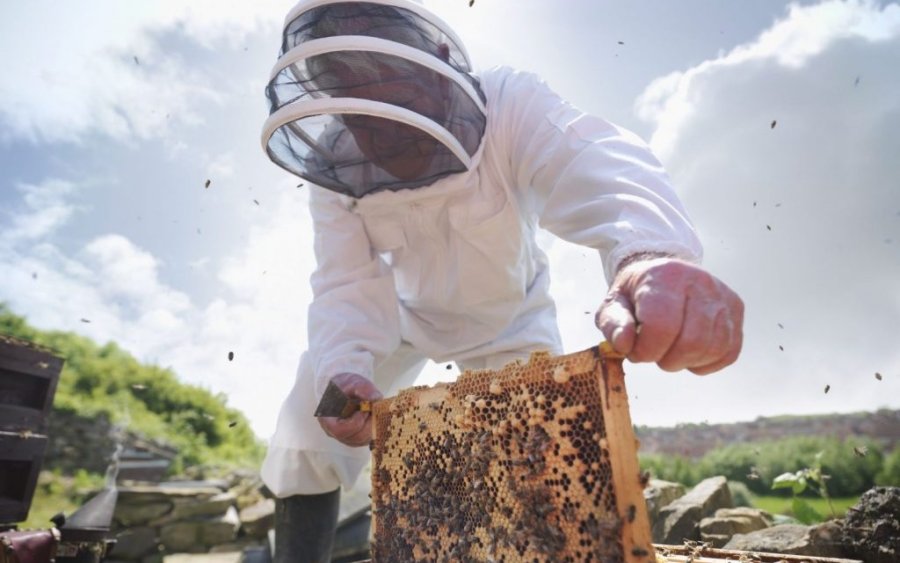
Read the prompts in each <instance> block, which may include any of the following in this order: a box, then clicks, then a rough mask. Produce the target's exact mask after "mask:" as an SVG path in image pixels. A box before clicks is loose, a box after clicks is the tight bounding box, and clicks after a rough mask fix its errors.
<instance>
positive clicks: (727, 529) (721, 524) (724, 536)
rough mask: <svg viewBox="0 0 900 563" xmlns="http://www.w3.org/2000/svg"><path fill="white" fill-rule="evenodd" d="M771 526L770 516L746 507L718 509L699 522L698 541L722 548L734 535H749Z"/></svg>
mask: <svg viewBox="0 0 900 563" xmlns="http://www.w3.org/2000/svg"><path fill="white" fill-rule="evenodd" d="M771 525H772V516H771V515H770V514H769V513H768V512H765V511H763V510H759V509H756V508H748V507H738V508H720V509H719V510H716V512H715V515H713V516H707V517H706V518H703V519H702V520H700V540H701V541H704V542H706V543H708V544H710V545H711V546H712V547H722V546H724V545H725V544H726V543H728V541H729V540H730V539H731V537H732V536H734V535H735V534H749V533H750V532H755V531H756V530H762V529H763V528H768V527H769V526H771Z"/></svg>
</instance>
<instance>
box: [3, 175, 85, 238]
mask: <svg viewBox="0 0 900 563" xmlns="http://www.w3.org/2000/svg"><path fill="white" fill-rule="evenodd" d="M72 189H73V186H72V184H71V183H69V182H66V181H63V180H57V179H50V180H47V181H45V182H44V183H42V184H38V185H33V184H20V185H18V186H17V190H18V191H19V193H21V194H22V200H23V203H24V206H23V207H22V208H18V209H11V210H8V211H10V212H11V213H14V214H11V222H10V226H9V228H8V229H6V230H5V232H4V234H3V236H4V238H5V239H6V244H12V243H13V242H15V241H18V240H21V239H26V240H35V239H40V238H42V237H46V236H49V235H51V234H53V233H54V232H55V231H56V230H57V229H58V228H59V227H60V226H62V225H64V224H65V223H66V222H67V221H68V220H69V219H70V218H71V217H72V214H73V213H75V211H77V209H78V208H77V207H76V206H75V205H73V204H71V203H68V202H67V201H66V196H67V195H68V194H70V193H71V192H72Z"/></svg>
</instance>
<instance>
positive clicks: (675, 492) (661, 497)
mask: <svg viewBox="0 0 900 563" xmlns="http://www.w3.org/2000/svg"><path fill="white" fill-rule="evenodd" d="M682 495H684V485H682V484H681V483H673V482H672V481H663V480H661V479H651V480H650V482H649V483H648V484H647V487H646V488H645V489H644V500H645V501H647V513H648V514H649V515H650V521H651V522H655V521H656V517H657V516H659V509H660V508H662V507H664V506H666V505H668V504H670V503H671V502H672V501H674V500H675V499H677V498H678V497H680V496H682Z"/></svg>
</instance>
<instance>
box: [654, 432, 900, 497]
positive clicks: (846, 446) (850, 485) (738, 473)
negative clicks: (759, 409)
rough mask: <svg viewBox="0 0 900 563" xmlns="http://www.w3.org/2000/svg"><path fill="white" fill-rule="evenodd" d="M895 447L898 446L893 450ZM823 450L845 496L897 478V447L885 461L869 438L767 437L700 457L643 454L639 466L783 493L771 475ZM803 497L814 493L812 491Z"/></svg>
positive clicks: (685, 480)
mask: <svg viewBox="0 0 900 563" xmlns="http://www.w3.org/2000/svg"><path fill="white" fill-rule="evenodd" d="M897 451H900V450H897ZM819 452H822V455H821V458H820V462H821V467H822V472H823V473H824V474H825V475H827V476H828V479H827V486H828V492H829V494H831V495H832V496H838V497H850V496H853V495H859V494H861V493H863V492H865V491H866V490H868V489H870V488H871V487H873V486H874V485H875V484H876V477H877V482H878V483H880V484H888V483H894V484H897V483H898V482H900V455H898V454H897V453H896V451H895V452H894V453H893V454H891V456H890V457H889V458H888V459H887V460H885V457H884V455H883V454H882V452H881V448H880V447H879V446H878V445H877V444H875V443H874V442H872V441H871V440H867V439H863V438H848V439H846V440H839V439H837V438H833V437H825V436H795V437H791V438H785V439H782V440H775V441H769V442H755V443H754V442H748V443H742V444H733V445H730V446H725V447H722V448H717V449H715V450H712V451H710V452H707V454H706V455H704V456H703V457H702V458H700V459H696V460H692V459H688V458H685V457H682V456H674V455H662V454H645V455H641V456H640V463H641V468H642V469H643V470H648V471H650V473H651V475H652V476H653V477H654V478H657V479H665V480H667V481H676V482H679V483H682V484H684V485H686V486H692V485H695V484H696V483H698V482H699V481H701V480H702V479H705V478H706V477H712V476H714V475H723V476H725V478H726V479H728V480H729V481H736V482H741V483H743V484H744V485H746V486H747V488H748V489H749V490H750V491H751V492H752V493H754V494H757V495H772V494H782V495H790V492H789V491H786V490H785V491H772V490H771V488H772V482H773V480H774V479H775V478H776V477H777V476H779V475H781V474H783V473H790V472H795V471H799V470H801V469H803V468H807V467H812V466H813V463H814V462H815V460H816V455H817V454H818V453H819ZM803 494H804V495H805V496H813V495H815V493H814V492H812V491H806V492H804V493H803Z"/></svg>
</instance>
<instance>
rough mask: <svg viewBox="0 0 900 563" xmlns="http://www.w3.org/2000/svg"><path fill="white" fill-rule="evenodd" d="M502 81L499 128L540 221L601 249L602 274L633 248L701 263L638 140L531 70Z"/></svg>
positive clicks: (692, 237) (664, 178)
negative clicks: (580, 106)
mask: <svg viewBox="0 0 900 563" xmlns="http://www.w3.org/2000/svg"><path fill="white" fill-rule="evenodd" d="M501 82H502V86H501V87H500V88H499V89H498V92H499V93H498V100H497V103H495V104H494V105H493V107H494V108H499V111H500V115H499V116H497V119H496V121H495V126H496V127H498V136H499V137H500V138H501V139H503V142H504V144H505V146H506V147H507V150H508V151H509V153H508V156H509V163H510V166H511V169H510V174H511V175H512V177H513V181H514V183H515V185H516V186H518V187H519V189H521V190H526V191H527V193H525V194H520V199H522V200H523V201H525V202H527V204H528V205H529V207H530V209H529V211H530V212H531V213H532V214H533V215H534V216H536V217H537V218H538V221H539V225H540V226H541V227H543V228H545V229H547V230H548V231H550V232H552V233H553V234H555V235H557V236H559V237H560V238H563V239H565V240H567V241H570V242H573V243H576V244H580V245H584V246H588V247H591V248H594V249H596V250H597V251H599V253H600V257H601V259H602V260H603V266H604V273H605V275H606V279H607V282H611V281H612V278H613V277H614V276H615V273H616V271H617V270H618V267H619V264H620V263H621V262H622V261H623V260H624V259H626V258H628V257H630V256H633V255H635V254H641V253H647V252H649V253H663V254H667V255H672V256H676V257H679V258H682V259H685V260H688V261H691V262H699V261H700V259H701V257H702V247H701V244H700V240H699V238H698V237H697V234H696V232H695V230H694V228H693V226H692V225H691V222H690V220H689V219H688V216H687V213H686V212H685V210H684V208H683V206H682V204H681V202H680V201H679V200H678V197H677V196H676V195H675V190H674V189H673V187H672V185H671V181H670V180H669V177H668V175H667V174H666V172H665V170H664V169H663V167H662V165H661V164H660V162H659V161H658V160H657V158H656V157H655V156H654V155H653V153H652V152H651V151H650V149H649V147H648V146H647V145H646V144H645V143H644V142H643V141H641V139H640V138H638V137H637V136H636V135H634V134H633V133H630V132H628V131H625V130H623V129H621V128H619V127H617V126H615V125H613V124H611V123H609V122H607V121H605V120H603V119H601V118H599V117H595V116H591V115H588V114H585V113H584V112H582V111H580V110H578V109H577V108H575V107H573V106H572V105H570V104H568V103H567V102H566V101H564V100H563V99H562V98H560V97H559V96H558V95H557V94H556V93H554V92H553V91H552V90H551V89H550V88H549V87H548V86H547V84H546V83H544V82H543V81H541V80H540V79H538V78H537V77H536V76H535V75H533V74H528V73H521V72H508V74H507V75H506V76H505V77H504V78H503V79H502V80H501Z"/></svg>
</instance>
